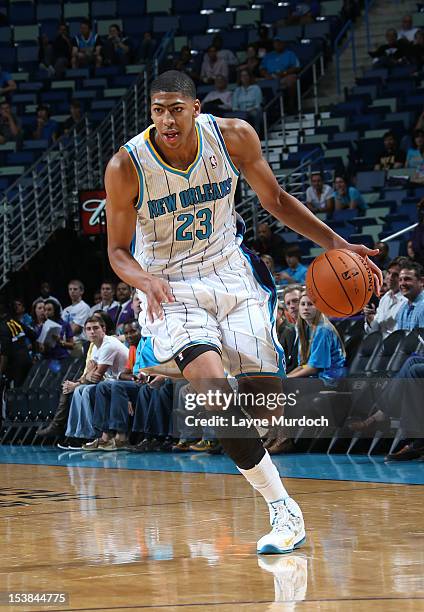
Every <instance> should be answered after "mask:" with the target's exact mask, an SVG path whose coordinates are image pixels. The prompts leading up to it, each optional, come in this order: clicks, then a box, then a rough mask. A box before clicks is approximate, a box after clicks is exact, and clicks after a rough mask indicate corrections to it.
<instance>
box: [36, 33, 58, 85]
mask: <svg viewBox="0 0 424 612" xmlns="http://www.w3.org/2000/svg"><path fill="white" fill-rule="evenodd" d="M38 61H39V63H40V69H41V70H47V72H48V74H49V76H50V77H54V75H55V69H54V65H53V64H54V55H53V45H52V44H51V43H50V41H49V37H48V36H47V34H44V33H42V34H41V35H40V37H39V39H38Z"/></svg>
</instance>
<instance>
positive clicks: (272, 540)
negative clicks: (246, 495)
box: [180, 345, 305, 554]
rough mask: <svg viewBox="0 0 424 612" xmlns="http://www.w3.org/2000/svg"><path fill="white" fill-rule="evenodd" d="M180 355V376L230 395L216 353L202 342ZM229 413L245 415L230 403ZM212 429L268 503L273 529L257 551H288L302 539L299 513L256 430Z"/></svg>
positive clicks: (212, 407)
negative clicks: (237, 435)
mask: <svg viewBox="0 0 424 612" xmlns="http://www.w3.org/2000/svg"><path fill="white" fill-rule="evenodd" d="M196 353H197V354H196ZM183 358H184V359H183V363H182V364H181V365H180V367H181V370H182V373H183V376H184V378H185V379H186V380H188V381H189V383H190V384H191V386H192V387H193V389H195V391H196V392H197V393H203V394H207V393H208V391H210V390H211V391H216V390H219V391H221V393H223V394H227V395H229V396H231V395H232V394H233V389H232V388H231V387H230V385H229V384H228V382H227V381H226V378H225V373H224V369H223V365H222V360H221V356H220V354H219V353H218V352H216V351H213V350H211V349H210V347H208V346H206V345H205V346H203V347H197V348H196V351H194V350H190V348H189V349H187V350H186V351H183ZM205 373H207V374H206V375H205ZM280 385H281V383H280ZM241 387H242V388H243V387H244V388H246V387H247V383H246V382H243V383H241ZM208 409H209V410H211V411H214V412H215V413H217V412H219V410H222V407H220V406H217V405H216V404H215V405H213V404H209V406H208ZM231 412H232V413H237V412H239V414H240V416H246V415H245V414H243V413H242V412H241V409H240V407H239V406H238V405H233V406H231V407H230V411H229V413H231ZM227 414H228V412H227ZM215 432H216V434H217V437H218V440H219V442H220V443H221V445H222V447H223V449H224V451H225V452H226V453H227V455H228V456H229V457H231V459H232V460H233V461H234V462H235V464H236V466H237V468H238V469H239V471H240V472H241V474H243V476H244V477H245V478H246V480H247V481H248V482H249V483H250V484H251V485H252V486H253V488H255V489H256V490H257V491H258V492H259V493H260V494H261V495H262V496H263V497H264V499H265V501H266V502H267V503H268V507H269V513H270V520H271V526H272V530H271V532H270V533H269V534H268V535H266V536H264V537H263V538H261V539H260V540H259V542H258V547H257V550H258V552H259V553H261V554H273V553H274V554H275V553H277V554H278V553H286V552H291V551H292V550H294V548H296V547H298V546H299V545H300V544H301V543H302V542H303V540H304V538H305V531H304V525H303V518H302V513H301V511H300V508H299V506H298V505H297V504H296V502H295V501H294V500H293V499H291V498H290V496H289V494H288V493H287V491H286V489H285V487H284V486H283V483H282V481H281V478H280V475H279V473H278V470H277V468H276V466H275V465H274V463H273V462H272V460H271V457H270V456H269V454H268V452H267V451H266V450H265V449H264V447H263V445H262V442H261V440H260V437H259V433H258V432H257V430H253V432H252V429H249V432H248V435H246V431H243V430H239V435H240V437H237V438H236V437H233V435H232V434H231V436H232V437H228V430H227V431H226V427H215ZM252 433H253V435H252Z"/></svg>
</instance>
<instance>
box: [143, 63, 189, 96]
mask: <svg viewBox="0 0 424 612" xmlns="http://www.w3.org/2000/svg"><path fill="white" fill-rule="evenodd" d="M158 91H165V92H178V93H181V94H183V95H184V96H187V98H192V99H193V100H195V99H196V97H197V94H196V85H195V84H194V81H193V79H191V78H190V77H189V76H188V75H187V74H185V73H184V72H180V71H179V70H167V71H166V72H162V74H160V75H159V76H158V77H157V78H156V79H155V80H154V81H153V83H152V84H151V86H150V97H152V96H153V94H154V93H156V92H158Z"/></svg>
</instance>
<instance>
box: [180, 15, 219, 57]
mask: <svg viewBox="0 0 424 612" xmlns="http://www.w3.org/2000/svg"><path fill="white" fill-rule="evenodd" d="M184 22H185V19H184ZM213 37H214V35H213V34H196V35H195V36H192V38H191V48H192V49H198V50H199V51H205V50H206V49H207V48H208V47H209V45H211V44H212V39H213Z"/></svg>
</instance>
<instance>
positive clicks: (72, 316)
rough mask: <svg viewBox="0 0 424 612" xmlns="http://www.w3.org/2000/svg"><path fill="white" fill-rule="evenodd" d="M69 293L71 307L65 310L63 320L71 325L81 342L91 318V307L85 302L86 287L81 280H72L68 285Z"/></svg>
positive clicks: (75, 336)
mask: <svg viewBox="0 0 424 612" xmlns="http://www.w3.org/2000/svg"><path fill="white" fill-rule="evenodd" d="M68 293H69V297H70V298H71V305H70V306H67V307H66V308H64V310H63V312H62V319H63V320H64V321H65V322H67V323H70V325H71V327H72V331H73V333H74V338H75V340H80V339H81V336H82V332H83V329H84V325H85V322H86V320H87V319H88V317H89V316H90V306H89V305H88V304H86V302H84V300H83V299H82V296H83V295H84V285H83V284H82V282H81V281H80V280H71V281H69V283H68Z"/></svg>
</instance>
